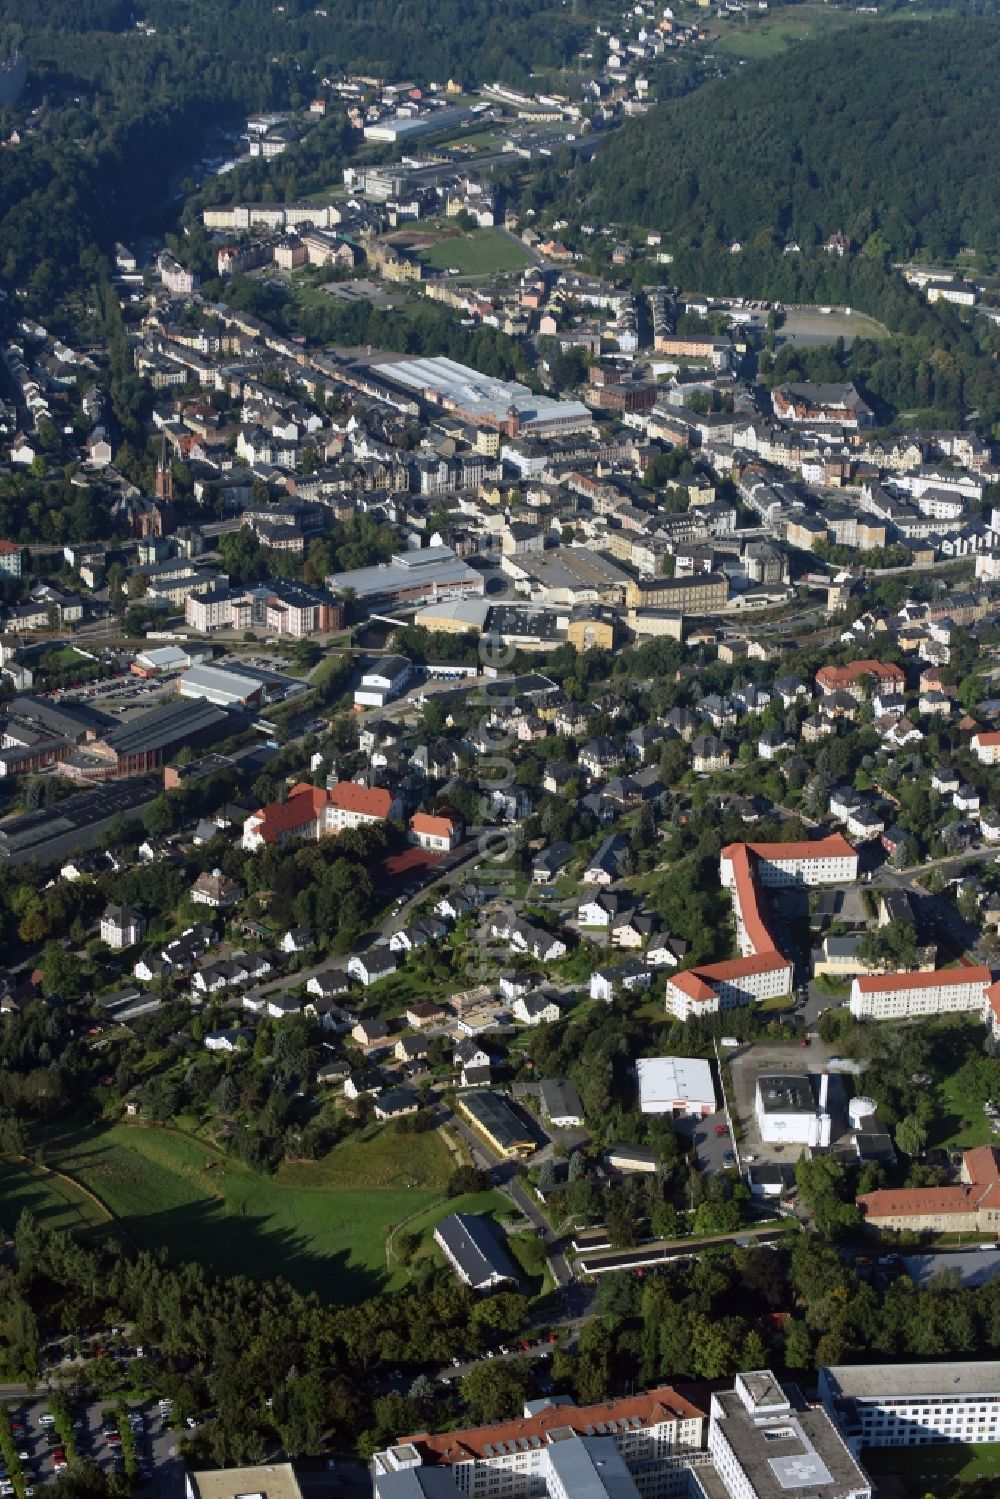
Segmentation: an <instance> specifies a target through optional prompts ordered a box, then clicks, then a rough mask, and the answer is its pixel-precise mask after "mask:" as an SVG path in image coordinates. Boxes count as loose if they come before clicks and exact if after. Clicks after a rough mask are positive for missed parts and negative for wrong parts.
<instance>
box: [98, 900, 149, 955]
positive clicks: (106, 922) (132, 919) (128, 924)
mask: <svg viewBox="0 0 1000 1499" xmlns="http://www.w3.org/2000/svg"><path fill="white" fill-rule="evenodd" d="M145 934H146V918H145V916H143V914H142V912H141V911H137V910H135V908H134V907H133V906H108V908H107V910H106V911H105V912H104V914H103V916H102V917H101V941H102V942H106V943H107V944H108V946H109V947H114V948H117V949H119V950H120V949H121V948H124V947H133V946H134V945H135V943H136V942H139V941H141V940H142V938H143V937H144V936H145Z"/></svg>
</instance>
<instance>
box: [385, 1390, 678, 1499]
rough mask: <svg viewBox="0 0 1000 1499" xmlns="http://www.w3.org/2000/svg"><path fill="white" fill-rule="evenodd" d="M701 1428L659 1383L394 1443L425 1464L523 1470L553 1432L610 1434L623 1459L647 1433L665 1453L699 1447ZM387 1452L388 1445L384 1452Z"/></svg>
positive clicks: (555, 1435)
mask: <svg viewBox="0 0 1000 1499" xmlns="http://www.w3.org/2000/svg"><path fill="white" fill-rule="evenodd" d="M704 1427H705V1412H704V1411H703V1410H702V1409H700V1407H699V1406H697V1405H693V1404H692V1402H691V1401H690V1400H686V1399H685V1398H684V1397H683V1395H679V1394H678V1393H677V1391H676V1390H675V1389H673V1388H672V1386H670V1385H662V1386H660V1387H659V1388H658V1389H655V1390H649V1391H647V1392H646V1393H645V1394H642V1395H627V1396H623V1397H622V1398H621V1399H618V1400H607V1401H605V1402H604V1403H603V1404H601V1405H584V1406H576V1405H549V1406H546V1407H545V1408H544V1410H540V1411H537V1412H536V1413H535V1414H534V1415H533V1416H523V1417H520V1418H517V1419H515V1420H513V1421H498V1422H495V1423H494V1424H493V1425H492V1426H472V1427H465V1428H464V1429H461V1430H459V1431H443V1432H436V1433H434V1434H433V1435H431V1434H428V1433H427V1432H418V1433H417V1434H416V1435H414V1436H404V1437H399V1438H397V1441H396V1448H397V1449H398V1448H400V1447H411V1448H413V1449H415V1451H416V1453H417V1455H418V1456H419V1458H420V1459H421V1461H422V1463H424V1464H426V1465H428V1466H442V1465H443V1466H449V1467H451V1466H454V1465H455V1464H458V1463H470V1464H475V1463H479V1462H483V1463H488V1464H489V1468H490V1470H492V1471H493V1472H494V1473H495V1471H496V1470H497V1469H498V1468H501V1469H502V1468H505V1467H511V1468H513V1469H515V1471H517V1472H518V1473H520V1474H523V1473H524V1465H525V1463H526V1462H529V1463H530V1461H531V1458H532V1456H533V1455H534V1454H537V1456H538V1459H539V1461H540V1462H541V1460H542V1459H543V1457H544V1452H545V1448H546V1447H547V1446H548V1445H549V1443H550V1442H551V1441H553V1440H556V1441H557V1440H559V1435H558V1434H563V1433H565V1432H567V1431H572V1432H573V1433H575V1434H576V1435H577V1436H581V1437H583V1436H594V1435H595V1434H597V1433H600V1434H601V1435H607V1436H610V1437H611V1438H612V1439H613V1440H614V1441H615V1444H616V1446H618V1447H619V1449H620V1450H621V1451H622V1455H623V1456H624V1457H625V1458H626V1460H628V1459H629V1458H630V1457H632V1456H633V1453H634V1450H635V1449H637V1448H640V1447H641V1449H642V1450H643V1451H645V1450H646V1448H647V1447H648V1444H649V1439H650V1438H651V1437H652V1438H653V1439H654V1440H655V1442H656V1443H657V1450H661V1451H664V1452H668V1451H670V1452H672V1451H677V1450H681V1449H693V1450H698V1449H699V1448H700V1447H701V1444H702V1436H703V1432H704ZM659 1444H662V1446H661V1445H659ZM392 1451H393V1449H392V1448H390V1449H389V1452H390V1453H391V1452H392ZM379 1456H380V1457H383V1456H388V1454H384V1455H383V1454H380V1455H379ZM469 1476H470V1479H471V1475H469ZM461 1487H462V1489H463V1492H466V1493H470V1494H471V1493H473V1492H474V1491H475V1487H476V1485H475V1483H474V1481H470V1482H469V1483H468V1485H467V1484H466V1480H465V1476H463V1480H462V1484H461Z"/></svg>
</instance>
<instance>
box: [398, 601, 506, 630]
mask: <svg viewBox="0 0 1000 1499" xmlns="http://www.w3.org/2000/svg"><path fill="white" fill-rule="evenodd" d="M490 607H491V606H490V603H489V601H488V600H487V599H443V600H442V601H441V603H440V604H428V605H427V608H426V609H418V610H417V612H416V614H415V615H414V616H413V623H414V624H415V625H427V627H428V628H429V629H431V628H433V626H432V625H431V624H430V623H429V622H430V621H431V620H436V619H450V620H454V622H455V623H456V624H459V625H468V627H469V629H470V630H471V629H477V630H481V629H482V627H483V625H484V624H485V623H486V616H487V614H489V612H490Z"/></svg>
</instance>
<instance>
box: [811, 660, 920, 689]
mask: <svg viewBox="0 0 1000 1499" xmlns="http://www.w3.org/2000/svg"><path fill="white" fill-rule="evenodd" d="M866 680H870V681H871V682H872V683H874V685H875V686H876V687H896V688H902V687H904V686H905V685H906V673H905V672H904V671H903V668H902V667H901V666H896V665H895V664H894V663H893V662H891V661H873V660H866V661H850V662H848V664H847V665H846V666H821V667H820V669H819V671H818V672H817V673H816V686H817V687H818V688H819V689H820V691H822V692H839V691H844V692H849V693H851V695H852V696H853V697H856V698H861V697H863V696H864V686H865V682H866Z"/></svg>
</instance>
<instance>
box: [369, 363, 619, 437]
mask: <svg viewBox="0 0 1000 1499" xmlns="http://www.w3.org/2000/svg"><path fill="white" fill-rule="evenodd" d="M379 375H380V376H381V377H382V378H383V379H385V380H390V381H392V383H393V384H396V385H402V386H403V387H404V388H405V389H406V390H408V391H411V392H413V393H415V394H416V396H417V397H418V399H420V400H422V401H425V402H427V403H428V404H429V405H433V406H443V407H444V409H445V410H446V411H451V412H453V413H454V414H455V415H456V416H458V417H460V418H461V419H462V420H463V421H467V422H472V423H474V424H475V425H476V426H482V427H493V428H496V429H498V430H500V431H503V432H506V434H507V436H508V437H518V436H519V435H525V436H531V437H545V436H558V435H561V434H562V433H566V432H583V431H587V432H589V431H591V430H592V428H593V425H594V419H593V417H592V415H591V413H590V411H589V410H588V409H587V407H586V406H585V405H584V404H583V402H582V401H559V400H554V399H553V398H552V397H551V396H538V395H535V393H534V391H532V390H529V388H528V386H527V385H522V384H521V383H520V382H519V381H517V380H498V379H495V378H494V377H493V376H492V375H482V374H480V372H479V371H478V370H474V369H471V368H470V366H469V365H467V364H458V363H457V362H456V361H455V360H454V359H445V358H436V359H400V360H396V361H394V362H392V363H387V364H382V365H380V366H379Z"/></svg>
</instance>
